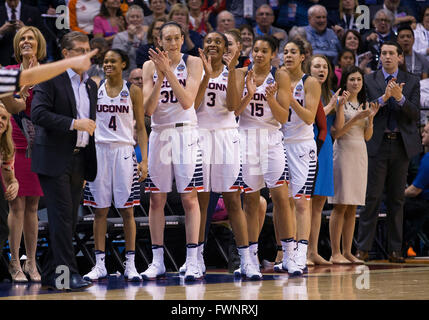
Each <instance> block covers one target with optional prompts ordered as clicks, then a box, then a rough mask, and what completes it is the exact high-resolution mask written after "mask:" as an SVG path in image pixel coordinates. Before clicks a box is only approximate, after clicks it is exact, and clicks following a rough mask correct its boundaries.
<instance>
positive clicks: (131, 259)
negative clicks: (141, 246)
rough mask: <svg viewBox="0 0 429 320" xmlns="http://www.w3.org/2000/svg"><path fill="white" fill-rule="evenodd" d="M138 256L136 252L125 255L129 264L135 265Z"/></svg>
mask: <svg viewBox="0 0 429 320" xmlns="http://www.w3.org/2000/svg"><path fill="white" fill-rule="evenodd" d="M135 256H136V254H135V253H134V252H127V253H126V254H125V259H126V260H127V264H134V259H135Z"/></svg>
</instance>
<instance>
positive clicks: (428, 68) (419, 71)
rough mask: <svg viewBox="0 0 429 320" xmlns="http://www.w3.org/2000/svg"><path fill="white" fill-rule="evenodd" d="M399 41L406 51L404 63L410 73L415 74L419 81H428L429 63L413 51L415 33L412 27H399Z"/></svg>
mask: <svg viewBox="0 0 429 320" xmlns="http://www.w3.org/2000/svg"><path fill="white" fill-rule="evenodd" d="M397 39H398V40H397V41H398V43H399V45H400V46H401V48H402V50H403V51H404V63H405V65H406V67H407V70H408V72H411V73H412V74H415V75H416V76H417V77H419V79H426V78H427V77H428V75H429V61H428V60H426V58H425V57H424V56H423V55H421V54H419V53H417V52H415V51H414V50H413V45H414V31H413V29H411V27H410V26H408V25H404V26H399V28H398V34H397Z"/></svg>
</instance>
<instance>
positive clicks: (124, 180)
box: [84, 143, 140, 208]
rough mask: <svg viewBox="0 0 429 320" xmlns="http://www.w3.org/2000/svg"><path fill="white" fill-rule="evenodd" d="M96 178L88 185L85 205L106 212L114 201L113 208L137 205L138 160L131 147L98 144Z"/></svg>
mask: <svg viewBox="0 0 429 320" xmlns="http://www.w3.org/2000/svg"><path fill="white" fill-rule="evenodd" d="M95 149H96V152H97V177H96V178H95V180H94V181H93V182H89V181H88V182H87V183H86V185H85V190H84V205H87V206H93V207H95V208H108V207H110V205H111V204H112V200H113V201H114V205H115V207H116V208H129V207H132V206H136V205H139V204H140V184H139V182H138V179H139V177H138V172H137V159H136V154H135V152H134V148H133V146H131V145H127V144H120V143H97V144H96V145H95Z"/></svg>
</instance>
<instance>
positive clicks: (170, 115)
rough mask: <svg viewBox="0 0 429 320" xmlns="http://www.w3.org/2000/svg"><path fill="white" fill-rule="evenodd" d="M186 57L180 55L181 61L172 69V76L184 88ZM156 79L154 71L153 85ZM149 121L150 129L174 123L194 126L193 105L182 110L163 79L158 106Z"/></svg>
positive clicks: (186, 71)
mask: <svg viewBox="0 0 429 320" xmlns="http://www.w3.org/2000/svg"><path fill="white" fill-rule="evenodd" d="M187 57H188V56H187V55H185V54H184V55H182V59H180V62H179V63H178V64H177V67H176V69H174V75H175V76H176V78H177V80H178V81H179V83H180V84H181V85H182V86H183V87H185V88H186V78H187V77H188V69H187V66H186V61H187ZM157 79H158V74H157V73H156V71H155V73H154V75H153V83H155V82H156V80H157ZM151 121H152V124H151V126H152V128H156V127H157V126H162V125H167V124H174V123H192V124H195V125H196V124H197V115H196V113H195V108H194V106H193V105H192V107H190V108H188V109H186V110H185V109H183V107H182V105H181V104H180V102H179V100H178V99H177V97H176V96H175V94H174V92H173V89H172V88H171V86H170V83H169V82H168V81H167V78H164V80H163V81H162V86H161V92H160V95H159V100H158V106H157V107H156V109H155V112H154V113H153V115H152V118H151Z"/></svg>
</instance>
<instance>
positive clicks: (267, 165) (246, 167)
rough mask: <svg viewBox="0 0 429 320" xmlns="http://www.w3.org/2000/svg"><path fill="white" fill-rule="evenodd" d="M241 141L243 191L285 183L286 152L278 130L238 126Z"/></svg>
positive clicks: (281, 134) (252, 190)
mask: <svg viewBox="0 0 429 320" xmlns="http://www.w3.org/2000/svg"><path fill="white" fill-rule="evenodd" d="M240 143H241V160H242V179H243V188H244V191H245V192H255V191H258V190H260V189H262V188H264V187H265V185H266V186H267V187H268V188H275V187H278V186H281V185H283V184H284V183H286V175H287V172H286V170H287V166H286V155H285V151H284V146H283V133H282V132H281V131H280V130H266V129H245V130H244V129H240Z"/></svg>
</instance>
